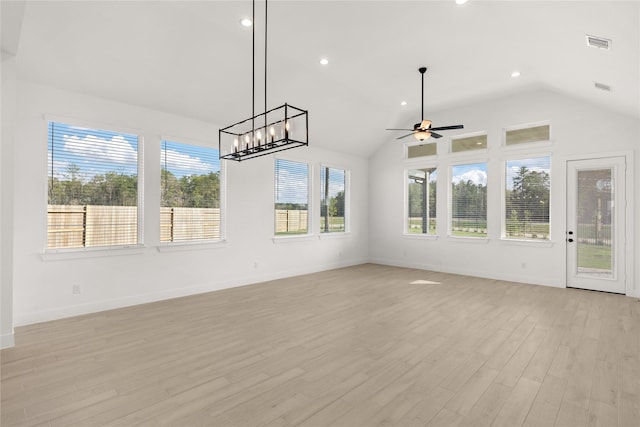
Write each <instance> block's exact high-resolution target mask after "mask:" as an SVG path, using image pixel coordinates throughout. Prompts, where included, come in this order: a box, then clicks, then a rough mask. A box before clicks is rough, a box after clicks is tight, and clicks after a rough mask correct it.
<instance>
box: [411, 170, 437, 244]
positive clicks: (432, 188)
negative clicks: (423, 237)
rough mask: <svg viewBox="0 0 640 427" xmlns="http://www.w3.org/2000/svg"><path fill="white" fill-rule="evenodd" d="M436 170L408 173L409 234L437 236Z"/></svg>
mask: <svg viewBox="0 0 640 427" xmlns="http://www.w3.org/2000/svg"><path fill="white" fill-rule="evenodd" d="M437 180H438V171H437V169H436V168H425V169H410V170H408V171H407V222H406V230H405V232H406V233H408V234H436V187H437V185H436V184H437Z"/></svg>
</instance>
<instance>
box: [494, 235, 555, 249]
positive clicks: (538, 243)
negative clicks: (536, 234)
mask: <svg viewBox="0 0 640 427" xmlns="http://www.w3.org/2000/svg"><path fill="white" fill-rule="evenodd" d="M500 244H503V245H507V246H531V247H536V248H551V247H553V245H554V242H552V241H551V240H526V239H505V238H504V237H503V238H501V239H500Z"/></svg>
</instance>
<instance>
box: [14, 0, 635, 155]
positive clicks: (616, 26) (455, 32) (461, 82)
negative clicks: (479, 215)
mask: <svg viewBox="0 0 640 427" xmlns="http://www.w3.org/2000/svg"><path fill="white" fill-rule="evenodd" d="M263 6H264V3H263V2H262V1H258V2H257V11H258V16H257V17H256V18H257V19H256V21H257V24H256V32H257V38H256V41H257V44H258V47H257V49H256V50H257V53H258V55H257V58H256V93H257V99H256V104H257V107H256V109H257V111H261V110H262V108H263V107H262V106H263V98H262V94H263V79H264V76H263V56H262V46H263V45H262V43H263V39H262V32H263V31H264V27H263V17H262V14H263ZM250 15H251V2H250V1H140V2H136V1H120V2H118V1H103V2H101V1H95V2H93V1H92V2H83V1H42V2H39V1H28V2H26V3H25V2H10V1H3V2H2V28H3V32H2V49H3V53H5V54H7V53H9V54H15V55H16V64H17V71H18V77H19V79H21V80H25V81H31V82H36V83H41V84H46V85H51V86H55V87H60V88H64V89H69V90H73V91H77V92H81V93H86V94H90V95H95V96H99V97H104V98H108V99H114V100H118V101H121V102H126V103H129V104H133V105H139V106H143V107H148V108H152V109H155V110H160V111H166V112H170V113H175V114H179V115H183V116H188V117H192V118H196V119H200V120H205V121H208V122H211V123H214V124H217V125H228V124H231V123H233V122H236V121H238V120H241V119H244V118H246V117H248V116H250V113H251V71H252V69H251V29H250V28H245V27H243V26H241V25H240V20H241V19H242V18H244V17H247V16H250ZM587 34H588V35H594V36H599V37H603V38H607V39H610V40H612V44H611V46H612V47H611V49H610V50H603V49H597V48H593V47H589V46H587V43H586V39H585V36H586V35H587ZM323 57H326V58H327V59H328V60H329V64H328V65H326V66H323V65H320V63H319V60H320V59H321V58H323ZM268 59H269V63H268V77H269V78H268V82H269V83H268V89H269V94H268V100H269V106H270V107H273V106H276V105H280V104H282V103H283V102H285V101H286V102H288V103H290V104H292V105H294V106H296V107H300V108H303V109H308V110H309V120H310V144H311V145H316V146H319V147H325V148H328V149H333V150H337V151H342V152H346V153H354V154H360V155H365V156H368V155H370V154H371V153H372V152H374V151H375V149H376V148H377V147H378V146H379V145H380V144H381V143H383V142H385V141H388V140H389V139H391V138H393V137H394V136H397V134H393V133H391V132H387V131H385V130H384V129H385V128H386V127H398V126H401V127H405V126H407V125H409V124H412V123H415V122H417V121H419V118H420V80H419V74H418V71H417V69H418V67H419V66H423V65H424V66H427V67H428V68H429V70H428V71H427V74H426V80H425V88H426V93H425V109H426V111H425V112H426V116H427V117H428V115H429V111H437V110H439V109H442V108H449V107H455V106H456V105H462V104H464V103H465V102H469V101H481V100H482V99H487V98H493V97H497V96H508V95H510V94H516V93H518V92H520V91H526V90H532V89H535V88H545V89H549V90H553V91H557V92H561V93H564V94H567V95H569V96H573V97H576V98H578V99H581V100H584V101H585V102H590V103H594V104H598V105H601V106H604V107H606V108H609V109H612V110H615V111H618V112H620V113H622V114H626V115H630V116H633V117H636V118H639V119H640V2H638V1H602V2H598V1H566V2H563V1H549V2H545V1H481V0H469V1H468V3H466V4H464V5H457V4H456V3H455V2H454V0H446V1H397V0H393V1H302V0H298V1H278V0H275V1H271V2H269V49H268ZM514 70H518V71H520V72H521V76H520V77H518V78H512V77H511V73H512V72H513V71H514ZM595 82H599V83H603V84H605V85H608V86H610V87H611V88H612V91H611V92H605V91H602V90H599V89H596V88H595V87H594V83H595ZM401 101H406V102H407V105H406V106H401V105H400V102H401ZM212 140H213V141H217V135H212Z"/></svg>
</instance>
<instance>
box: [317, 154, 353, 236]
mask: <svg viewBox="0 0 640 427" xmlns="http://www.w3.org/2000/svg"><path fill="white" fill-rule="evenodd" d="M346 177H347V173H346V171H345V170H343V169H334V168H329V167H325V166H323V167H322V168H321V169H320V232H321V233H336V232H345V231H346V220H345V219H346V211H345V207H346V204H345V198H346Z"/></svg>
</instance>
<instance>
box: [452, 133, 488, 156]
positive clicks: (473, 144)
mask: <svg viewBox="0 0 640 427" xmlns="http://www.w3.org/2000/svg"><path fill="white" fill-rule="evenodd" d="M483 148H487V135H486V134H485V135H475V136H466V137H462V138H451V152H452V153H460V152H463V151H471V150H481V149H483Z"/></svg>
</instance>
